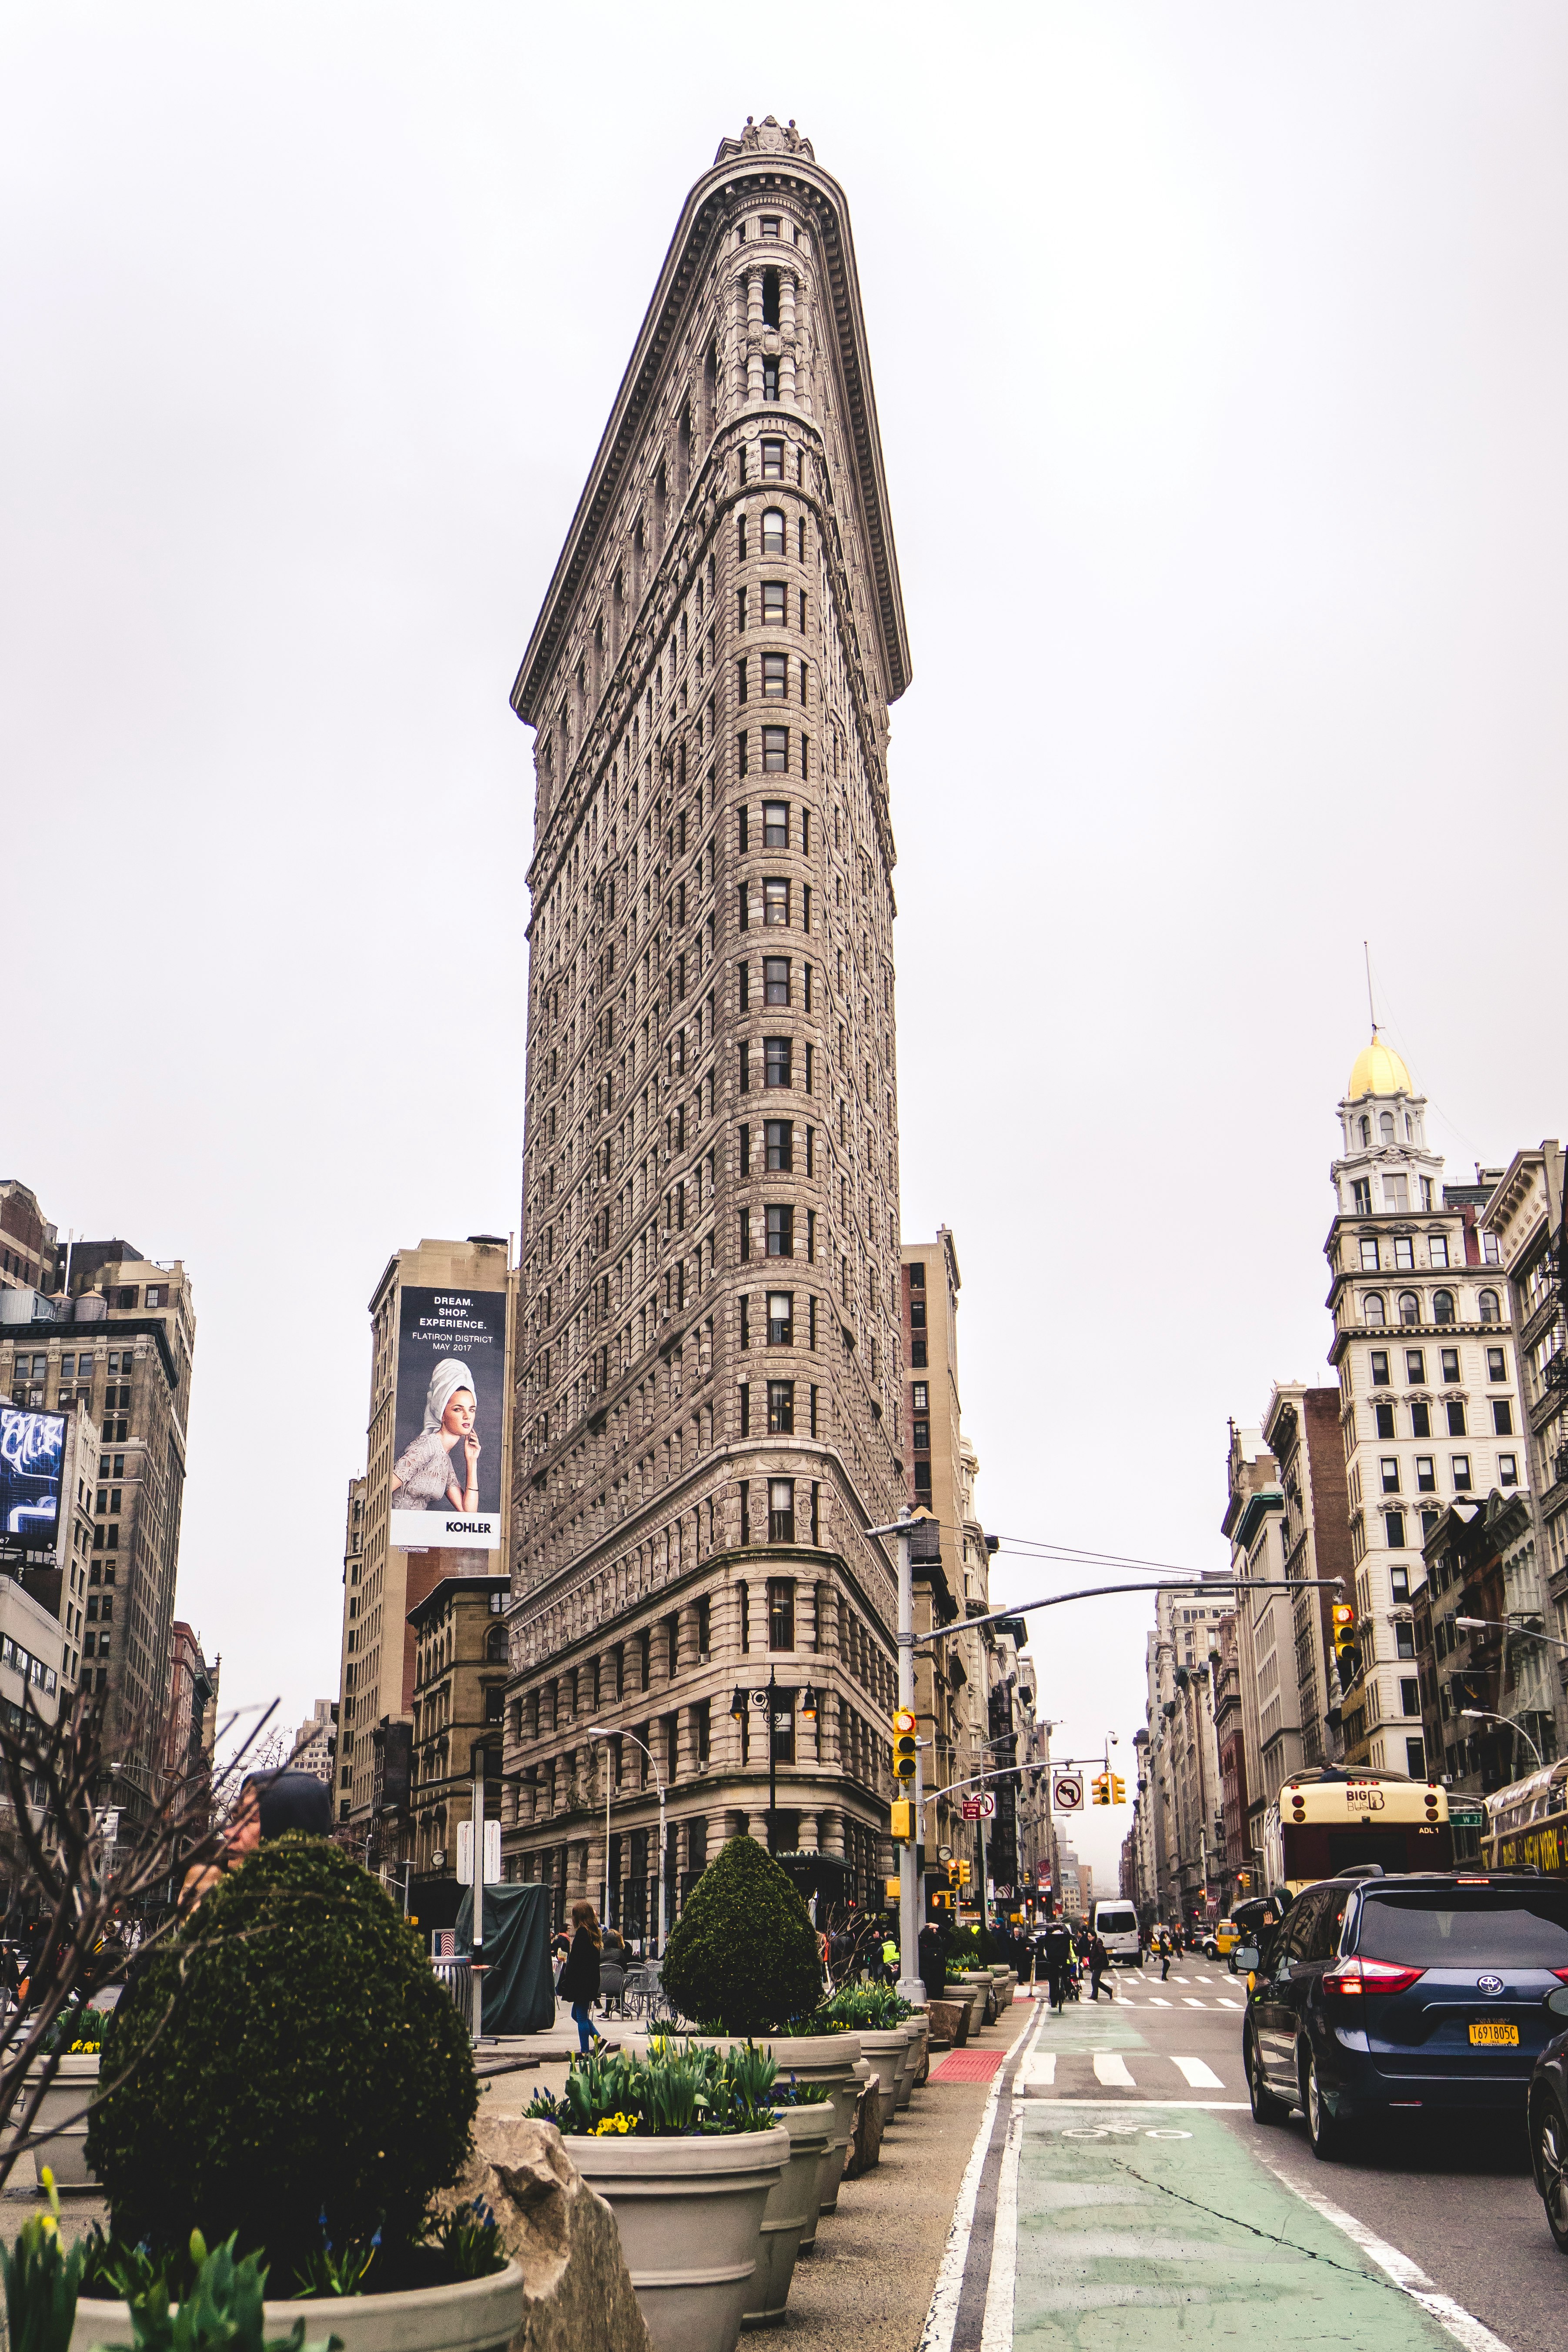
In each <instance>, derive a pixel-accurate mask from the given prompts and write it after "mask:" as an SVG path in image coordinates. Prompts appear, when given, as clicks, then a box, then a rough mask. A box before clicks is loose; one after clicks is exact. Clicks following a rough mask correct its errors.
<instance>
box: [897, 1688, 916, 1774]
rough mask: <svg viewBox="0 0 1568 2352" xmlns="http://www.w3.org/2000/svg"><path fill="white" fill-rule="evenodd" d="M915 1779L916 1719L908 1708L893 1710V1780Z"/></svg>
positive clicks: (902, 1707) (901, 1707)
mask: <svg viewBox="0 0 1568 2352" xmlns="http://www.w3.org/2000/svg"><path fill="white" fill-rule="evenodd" d="M914 1777H915V1718H914V1714H913V1711H912V1709H910V1707H907V1706H900V1707H895V1709H894V1710H893V1778H894V1780H913V1779H914Z"/></svg>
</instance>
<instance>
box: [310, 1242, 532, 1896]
mask: <svg viewBox="0 0 1568 2352" xmlns="http://www.w3.org/2000/svg"><path fill="white" fill-rule="evenodd" d="M409 1289H413V1290H421V1291H436V1292H446V1291H451V1292H456V1293H466V1292H475V1291H479V1292H490V1293H496V1294H499V1295H500V1296H501V1297H504V1298H505V1300H506V1302H507V1306H506V1323H507V1328H508V1330H509V1331H510V1330H511V1329H512V1328H514V1324H515V1312H514V1303H515V1280H514V1276H513V1275H512V1272H511V1270H510V1249H509V1245H508V1244H507V1243H506V1242H505V1241H504V1240H501V1239H500V1237H499V1236H496V1235H492V1234H475V1235H471V1236H470V1237H469V1239H468V1240H467V1241H461V1242H458V1241H422V1242H421V1243H420V1244H419V1246H418V1247H417V1249H404V1250H397V1251H395V1253H394V1255H392V1256H391V1257H390V1258H389V1259H388V1261H387V1263H386V1265H385V1267H384V1270H383V1273H382V1276H381V1279H380V1280H379V1282H378V1283H377V1284H376V1286H375V1288H374V1291H373V1293H372V1294H371V1299H370V1307H369V1312H370V1321H371V1382H370V1414H369V1421H368V1424H367V1428H366V1432H365V1465H366V1466H365V1471H364V1475H363V1477H359V1478H353V1479H351V1481H350V1482H349V1489H348V1498H347V1507H346V1514H345V1522H344V1530H343V1614H342V1650H341V1658H340V1665H339V1685H338V1691H339V1696H338V1745H337V1757H336V1770H337V1793H338V1807H337V1811H338V1818H339V1821H340V1822H343V1823H347V1824H349V1825H351V1826H352V1827H353V1829H354V1830H355V1831H356V1832H358V1834H359V1835H361V1836H362V1837H363V1838H364V1839H365V1841H366V1845H365V1852H366V1853H367V1854H368V1856H369V1858H370V1860H371V1862H372V1864H379V1865H380V1866H381V1867H382V1868H384V1869H386V1870H395V1869H398V1868H401V1866H402V1865H403V1864H404V1863H405V1861H406V1860H407V1859H408V1858H409V1854H410V1852H411V1846H412V1841H413V1838H414V1818H413V1811H412V1759H413V1738H414V1688H415V1673H416V1633H415V1630H414V1627H413V1626H412V1624H411V1622H410V1615H411V1612H413V1611H415V1610H416V1609H417V1608H418V1606H419V1604H420V1602H421V1601H423V1600H424V1599H425V1598H426V1595H427V1594H428V1593H429V1592H430V1591H433V1590H434V1588H435V1587H436V1585H437V1584H438V1583H440V1582H441V1581H442V1580H443V1579H446V1578H449V1577H453V1576H460V1575H465V1574H466V1575H471V1576H490V1575H492V1574H494V1573H497V1572H499V1573H500V1574H501V1575H503V1576H504V1575H506V1574H507V1573H508V1571H509V1563H508V1555H507V1549H506V1546H505V1544H504V1543H503V1545H502V1547H501V1549H500V1550H499V1551H494V1550H481V1549H478V1548H468V1547H458V1548H456V1549H447V1548H437V1547H426V1548H421V1549H404V1548H403V1547H401V1546H400V1545H397V1544H395V1543H394V1542H393V1540H392V1535H393V1529H392V1524H391V1517H392V1511H393V1507H394V1505H393V1496H394V1486H393V1465H394V1461H395V1455H396V1442H395V1441H396V1407H397V1390H398V1364H399V1351H400V1344H401V1343H400V1332H401V1328H402V1307H403V1294H404V1292H405V1290H409ZM507 1394H508V1396H509V1397H510V1373H509V1375H508V1384H507ZM500 1443H501V1471H500V1494H501V1496H502V1497H503V1499H504V1497H505V1496H507V1494H508V1493H509V1491H510V1447H511V1423H510V1412H506V1413H505V1414H504V1415H503V1425H502V1431H501V1440H500ZM503 1524H504V1522H503Z"/></svg>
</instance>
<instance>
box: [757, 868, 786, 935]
mask: <svg viewBox="0 0 1568 2352" xmlns="http://www.w3.org/2000/svg"><path fill="white" fill-rule="evenodd" d="M770 926H771V927H772V928H773V929H775V930H780V929H788V927H789V883H788V881H787V880H786V878H785V877H784V875H782V874H773V875H770V876H768V877H767V878H766V879H765V880H764V882H763V927H764V929H765V928H768V927H770Z"/></svg>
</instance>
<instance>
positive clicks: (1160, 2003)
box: [1149, 1992, 1171, 2009]
mask: <svg viewBox="0 0 1568 2352" xmlns="http://www.w3.org/2000/svg"><path fill="white" fill-rule="evenodd" d="M1149 2006H1150V2008H1151V2009H1169V2008H1170V2006H1171V2004H1170V2002H1169V2001H1168V2000H1161V1998H1160V1995H1159V1994H1158V1993H1157V1992H1155V1993H1151V1994H1150V1996H1149Z"/></svg>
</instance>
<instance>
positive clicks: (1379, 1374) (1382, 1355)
mask: <svg viewBox="0 0 1568 2352" xmlns="http://www.w3.org/2000/svg"><path fill="white" fill-rule="evenodd" d="M1371 1362H1372V1384H1373V1388H1374V1389H1384V1388H1386V1387H1387V1386H1388V1352H1387V1350H1386V1349H1384V1348H1374V1349H1373V1350H1372V1358H1371Z"/></svg>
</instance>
